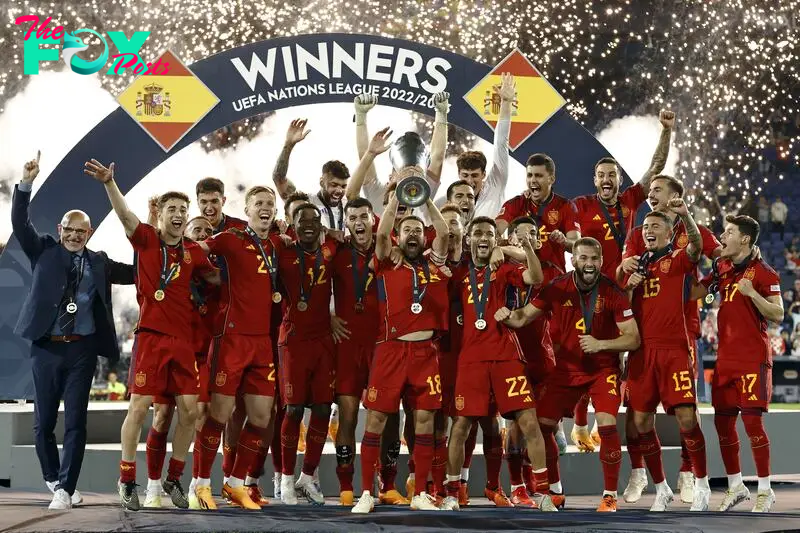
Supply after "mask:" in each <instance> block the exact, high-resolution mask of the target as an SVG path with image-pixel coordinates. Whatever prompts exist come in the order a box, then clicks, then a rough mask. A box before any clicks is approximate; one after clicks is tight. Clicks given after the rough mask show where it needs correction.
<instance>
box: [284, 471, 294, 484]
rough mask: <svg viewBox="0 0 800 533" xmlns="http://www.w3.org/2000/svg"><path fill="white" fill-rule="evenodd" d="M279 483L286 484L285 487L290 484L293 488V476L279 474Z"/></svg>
mask: <svg viewBox="0 0 800 533" xmlns="http://www.w3.org/2000/svg"><path fill="white" fill-rule="evenodd" d="M281 483H286V484H287V485H288V484H289V483H291V484H292V486H293V487H294V476H293V475H286V474H281Z"/></svg>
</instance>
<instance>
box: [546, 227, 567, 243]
mask: <svg viewBox="0 0 800 533" xmlns="http://www.w3.org/2000/svg"><path fill="white" fill-rule="evenodd" d="M548 239H550V240H551V241H552V242H554V243H556V244H564V243H565V242H567V236H566V235H564V233H563V232H562V231H561V230H558V229H557V230H553V231H552V232H550V236H549V237H548Z"/></svg>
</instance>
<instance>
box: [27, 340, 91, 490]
mask: <svg viewBox="0 0 800 533" xmlns="http://www.w3.org/2000/svg"><path fill="white" fill-rule="evenodd" d="M31 357H32V359H33V385H34V390H35V399H34V425H33V431H34V434H35V436H36V455H37V456H38V457H39V464H40V465H41V467H42V476H44V480H45V481H57V482H58V484H59V486H60V488H62V489H64V490H65V491H67V492H68V493H69V494H70V495H72V493H73V492H75V486H76V485H77V484H78V476H79V475H80V473H81V464H82V463H83V453H84V449H85V448H86V418H87V410H88V407H89V389H90V388H91V386H92V377H93V376H94V369H95V366H96V365H97V349H96V347H95V342H94V337H93V336H89V337H84V338H83V339H81V340H78V341H75V342H69V343H67V342H51V341H50V340H49V339H48V340H41V341H36V342H34V343H33V344H32V345H31ZM62 399H63V400H64V447H63V457H62V458H59V454H58V446H57V444H56V437H55V434H54V431H55V428H56V422H57V421H58V408H59V405H60V404H61V400H62Z"/></svg>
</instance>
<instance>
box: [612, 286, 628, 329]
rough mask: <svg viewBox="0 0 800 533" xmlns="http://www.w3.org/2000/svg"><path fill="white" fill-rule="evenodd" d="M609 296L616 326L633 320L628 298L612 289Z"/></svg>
mask: <svg viewBox="0 0 800 533" xmlns="http://www.w3.org/2000/svg"><path fill="white" fill-rule="evenodd" d="M611 294H612V296H611V307H612V309H614V321H616V322H617V324H621V323H622V322H627V321H628V320H631V319H633V310H632V309H631V303H630V302H629V301H628V297H627V296H625V294H624V293H623V292H622V291H620V290H618V289H612V290H611Z"/></svg>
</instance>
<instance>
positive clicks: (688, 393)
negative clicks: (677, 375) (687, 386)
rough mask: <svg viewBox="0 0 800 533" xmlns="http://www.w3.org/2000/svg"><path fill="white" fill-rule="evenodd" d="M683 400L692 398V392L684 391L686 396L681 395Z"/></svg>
mask: <svg viewBox="0 0 800 533" xmlns="http://www.w3.org/2000/svg"><path fill="white" fill-rule="evenodd" d="M683 397H684V398H694V395H693V394H692V391H688V390H687V391H686V394H684V395H683Z"/></svg>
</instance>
